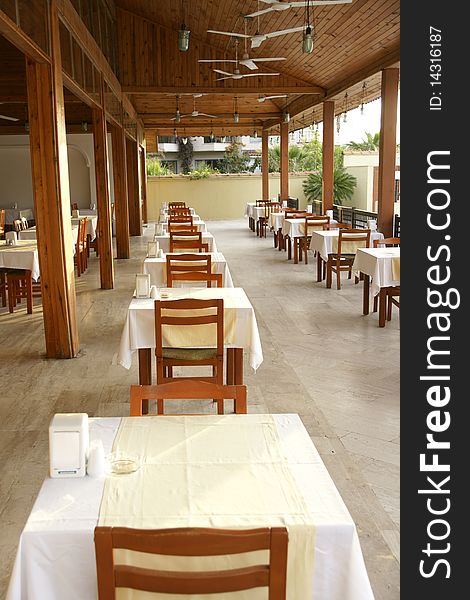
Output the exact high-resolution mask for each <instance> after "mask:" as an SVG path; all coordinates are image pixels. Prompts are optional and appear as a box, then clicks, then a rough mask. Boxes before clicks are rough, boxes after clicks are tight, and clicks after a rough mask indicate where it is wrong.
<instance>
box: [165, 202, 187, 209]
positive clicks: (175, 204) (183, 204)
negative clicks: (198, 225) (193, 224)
mask: <svg viewBox="0 0 470 600" xmlns="http://www.w3.org/2000/svg"><path fill="white" fill-rule="evenodd" d="M172 208H186V202H169V203H168V210H171V209H172Z"/></svg>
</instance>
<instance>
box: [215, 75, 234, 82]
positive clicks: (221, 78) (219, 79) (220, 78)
mask: <svg viewBox="0 0 470 600" xmlns="http://www.w3.org/2000/svg"><path fill="white" fill-rule="evenodd" d="M224 79H232V76H231V75H230V77H219V78H218V79H216V81H223V80H224Z"/></svg>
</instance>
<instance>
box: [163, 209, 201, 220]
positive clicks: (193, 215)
mask: <svg viewBox="0 0 470 600" xmlns="http://www.w3.org/2000/svg"><path fill="white" fill-rule="evenodd" d="M191 211H192V212H191ZM191 211H190V215H191V217H192V218H193V221H202V220H203V219H201V217H200V216H199V215H197V214H196V213H195V212H194V209H191ZM168 219H169V213H168V212H164V213H160V218H159V219H158V222H159V223H168Z"/></svg>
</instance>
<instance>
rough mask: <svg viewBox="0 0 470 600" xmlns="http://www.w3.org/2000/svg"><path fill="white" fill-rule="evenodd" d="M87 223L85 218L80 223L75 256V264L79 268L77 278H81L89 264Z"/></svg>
mask: <svg viewBox="0 0 470 600" xmlns="http://www.w3.org/2000/svg"><path fill="white" fill-rule="evenodd" d="M87 223H88V218H87V217H83V219H80V221H79V222H78V235H77V242H76V244H75V256H74V263H75V266H76V267H77V277H80V276H81V274H82V273H84V272H85V271H86V268H87V264H88V255H87V246H86V237H87Z"/></svg>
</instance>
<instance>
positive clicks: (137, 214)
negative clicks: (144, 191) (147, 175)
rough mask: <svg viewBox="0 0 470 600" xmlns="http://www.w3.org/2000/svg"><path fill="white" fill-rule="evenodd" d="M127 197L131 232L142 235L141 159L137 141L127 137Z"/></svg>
mask: <svg viewBox="0 0 470 600" xmlns="http://www.w3.org/2000/svg"><path fill="white" fill-rule="evenodd" d="M126 166H127V197H128V205H129V233H130V234H131V235H142V215H141V204H140V193H139V160H138V150H137V142H135V141H134V140H131V139H129V138H126Z"/></svg>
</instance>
